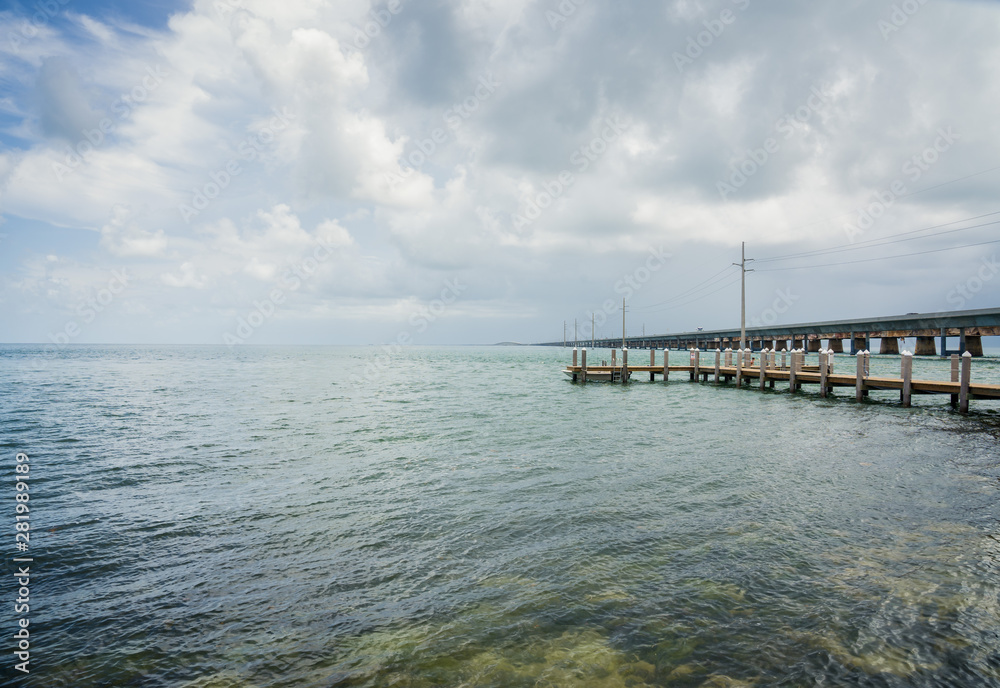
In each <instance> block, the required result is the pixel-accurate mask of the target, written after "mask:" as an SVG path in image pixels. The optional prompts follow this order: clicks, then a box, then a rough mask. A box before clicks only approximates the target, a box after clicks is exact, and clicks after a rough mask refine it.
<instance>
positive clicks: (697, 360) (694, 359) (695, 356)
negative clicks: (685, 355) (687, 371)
mask: <svg viewBox="0 0 1000 688" xmlns="http://www.w3.org/2000/svg"><path fill="white" fill-rule="evenodd" d="M691 365H692V366H694V368H693V369H692V370H691V379H692V380H694V381H695V382H697V381H698V374H699V373H700V372H701V351H700V350H698V349H691Z"/></svg>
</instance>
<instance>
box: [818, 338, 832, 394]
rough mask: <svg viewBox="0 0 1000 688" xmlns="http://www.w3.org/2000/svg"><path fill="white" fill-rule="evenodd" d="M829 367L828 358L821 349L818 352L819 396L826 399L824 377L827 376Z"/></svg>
mask: <svg viewBox="0 0 1000 688" xmlns="http://www.w3.org/2000/svg"><path fill="white" fill-rule="evenodd" d="M829 365H830V358H829V357H828V356H827V355H826V352H825V351H823V350H822V349H821V350H820V352H819V395H820V396H821V397H826V376H827V375H828V374H829V372H828V368H829Z"/></svg>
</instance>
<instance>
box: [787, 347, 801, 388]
mask: <svg viewBox="0 0 1000 688" xmlns="http://www.w3.org/2000/svg"><path fill="white" fill-rule="evenodd" d="M798 371H799V352H798V351H797V350H796V349H792V359H791V362H790V363H789V365H788V391H789V392H796V391H798V385H796V384H795V378H796V377H797V376H798Z"/></svg>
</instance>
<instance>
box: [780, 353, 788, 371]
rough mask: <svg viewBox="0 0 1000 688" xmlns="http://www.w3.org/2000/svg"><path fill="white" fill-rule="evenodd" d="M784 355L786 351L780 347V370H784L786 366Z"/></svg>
mask: <svg viewBox="0 0 1000 688" xmlns="http://www.w3.org/2000/svg"><path fill="white" fill-rule="evenodd" d="M785 355H786V352H785V350H784V349H782V350H781V369H782V370H784V369H785V368H787V367H788V366H787V365H785Z"/></svg>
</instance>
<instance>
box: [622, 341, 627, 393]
mask: <svg viewBox="0 0 1000 688" xmlns="http://www.w3.org/2000/svg"><path fill="white" fill-rule="evenodd" d="M622 384H623V385H627V384H628V347H622Z"/></svg>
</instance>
